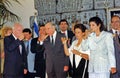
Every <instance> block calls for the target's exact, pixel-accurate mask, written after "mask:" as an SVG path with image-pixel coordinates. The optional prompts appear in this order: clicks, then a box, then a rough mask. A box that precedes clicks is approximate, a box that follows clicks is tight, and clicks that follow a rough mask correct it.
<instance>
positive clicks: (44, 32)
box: [39, 26, 46, 35]
mask: <svg viewBox="0 0 120 78" xmlns="http://www.w3.org/2000/svg"><path fill="white" fill-rule="evenodd" d="M45 34H46V31H45V27H44V26H41V27H40V28H39V35H45Z"/></svg>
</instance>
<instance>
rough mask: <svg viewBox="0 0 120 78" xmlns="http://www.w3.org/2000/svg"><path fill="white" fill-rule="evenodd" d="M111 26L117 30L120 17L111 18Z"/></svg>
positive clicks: (119, 25)
mask: <svg viewBox="0 0 120 78" xmlns="http://www.w3.org/2000/svg"><path fill="white" fill-rule="evenodd" d="M111 26H112V28H113V29H115V30H117V28H119V27H120V19H119V17H113V18H112V20H111Z"/></svg>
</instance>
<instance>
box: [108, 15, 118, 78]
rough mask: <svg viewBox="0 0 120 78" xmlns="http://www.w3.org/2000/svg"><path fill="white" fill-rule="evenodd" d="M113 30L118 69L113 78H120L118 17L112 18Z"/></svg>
mask: <svg viewBox="0 0 120 78" xmlns="http://www.w3.org/2000/svg"><path fill="white" fill-rule="evenodd" d="M111 28H112V29H111V30H110V32H111V33H113V36H114V47H115V58H116V68H117V72H116V73H115V74H111V78H120V42H119V37H120V36H119V35H120V31H119V30H118V28H120V17H119V16H117V15H114V16H112V18H111Z"/></svg>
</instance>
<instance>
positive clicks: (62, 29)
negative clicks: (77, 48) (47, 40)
mask: <svg viewBox="0 0 120 78" xmlns="http://www.w3.org/2000/svg"><path fill="white" fill-rule="evenodd" d="M59 28H60V32H61V33H63V34H64V35H65V36H66V37H67V38H68V39H69V41H68V45H69V46H70V44H71V43H72V38H73V36H74V33H73V32H72V31H71V30H69V24H68V22H67V20H66V19H62V20H60V22H59Z"/></svg>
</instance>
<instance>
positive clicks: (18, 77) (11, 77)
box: [3, 75, 24, 78]
mask: <svg viewBox="0 0 120 78" xmlns="http://www.w3.org/2000/svg"><path fill="white" fill-rule="evenodd" d="M3 78H24V77H23V76H7V75H4V76H3Z"/></svg>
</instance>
